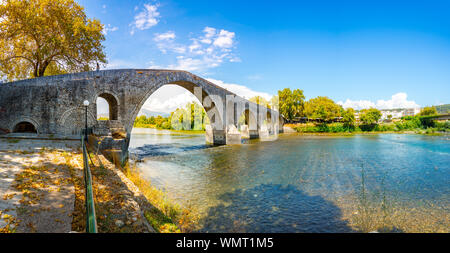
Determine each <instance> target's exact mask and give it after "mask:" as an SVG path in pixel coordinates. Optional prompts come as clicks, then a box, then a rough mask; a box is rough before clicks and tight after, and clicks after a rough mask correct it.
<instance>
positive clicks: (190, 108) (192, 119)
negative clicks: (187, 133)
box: [168, 102, 209, 130]
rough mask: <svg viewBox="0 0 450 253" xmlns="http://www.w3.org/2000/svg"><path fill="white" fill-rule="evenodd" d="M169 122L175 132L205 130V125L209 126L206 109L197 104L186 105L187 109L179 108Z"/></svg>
mask: <svg viewBox="0 0 450 253" xmlns="http://www.w3.org/2000/svg"><path fill="white" fill-rule="evenodd" d="M168 121H169V122H170V124H171V128H172V129H175V130H205V125H207V124H209V118H208V117H207V115H206V111H205V109H204V108H203V107H202V106H201V105H200V104H198V103H195V102H191V103H188V104H186V106H185V108H177V109H176V110H175V111H173V112H172V113H171V114H170V117H169V120H168Z"/></svg>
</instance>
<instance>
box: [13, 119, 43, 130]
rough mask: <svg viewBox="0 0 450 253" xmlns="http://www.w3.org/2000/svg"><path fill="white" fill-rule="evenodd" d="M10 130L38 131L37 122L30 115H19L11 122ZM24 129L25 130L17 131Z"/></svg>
mask: <svg viewBox="0 0 450 253" xmlns="http://www.w3.org/2000/svg"><path fill="white" fill-rule="evenodd" d="M10 130H11V132H12V133H36V134H39V133H40V125H39V123H38V122H37V121H36V120H34V119H32V118H30V117H21V118H19V119H18V120H16V121H14V122H13V123H12V124H11V127H10ZM18 130H25V131H18Z"/></svg>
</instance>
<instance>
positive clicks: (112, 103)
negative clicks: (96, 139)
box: [94, 91, 120, 120]
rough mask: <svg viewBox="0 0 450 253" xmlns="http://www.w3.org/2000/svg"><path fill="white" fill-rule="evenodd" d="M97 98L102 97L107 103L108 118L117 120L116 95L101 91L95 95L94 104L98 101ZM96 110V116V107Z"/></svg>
mask: <svg viewBox="0 0 450 253" xmlns="http://www.w3.org/2000/svg"><path fill="white" fill-rule="evenodd" d="M98 98H103V99H104V100H105V101H106V102H107V103H108V112H109V120H119V105H120V102H119V99H118V97H117V96H116V95H114V94H113V93H112V92H104V91H102V92H100V93H99V94H98V95H97V97H96V99H95V100H94V101H95V104H96V105H97V102H98ZM97 106H98V105H97ZM97 108H98V107H97ZM96 112H97V118H98V109H97V110H96Z"/></svg>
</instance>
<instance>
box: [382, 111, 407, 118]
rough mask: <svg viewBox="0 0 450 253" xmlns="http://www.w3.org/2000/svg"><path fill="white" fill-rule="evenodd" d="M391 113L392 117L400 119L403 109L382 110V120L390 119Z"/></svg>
mask: <svg viewBox="0 0 450 253" xmlns="http://www.w3.org/2000/svg"><path fill="white" fill-rule="evenodd" d="M389 115H391V116H392V117H391V119H399V118H401V117H402V116H403V111H381V120H387V119H389Z"/></svg>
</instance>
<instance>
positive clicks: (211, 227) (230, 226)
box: [197, 184, 356, 233]
mask: <svg viewBox="0 0 450 253" xmlns="http://www.w3.org/2000/svg"><path fill="white" fill-rule="evenodd" d="M218 199H219V200H220V201H223V202H224V203H223V204H220V205H217V206H215V207H211V208H209V210H208V211H207V214H206V216H205V217H204V218H202V220H201V221H200V224H201V225H202V228H200V229H199V230H198V231H197V232H250V233H289V232H290V233H295V232H297V233H298V232H308V233H333V232H336V233H338V232H342V233H345V232H347V233H348V232H356V231H354V230H352V229H351V228H350V227H349V226H348V223H347V222H346V221H344V220H342V219H341V217H342V214H341V210H340V209H339V208H338V207H337V206H335V205H334V204H333V203H331V202H330V201H327V200H325V199H324V198H322V197H320V196H309V195H307V194H306V193H305V192H303V191H301V190H299V189H297V188H296V187H294V186H292V185H288V186H282V185H274V184H263V185H259V186H257V187H254V188H251V189H243V190H242V189H239V190H235V191H233V192H229V193H225V194H222V195H220V196H219V198H218Z"/></svg>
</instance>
